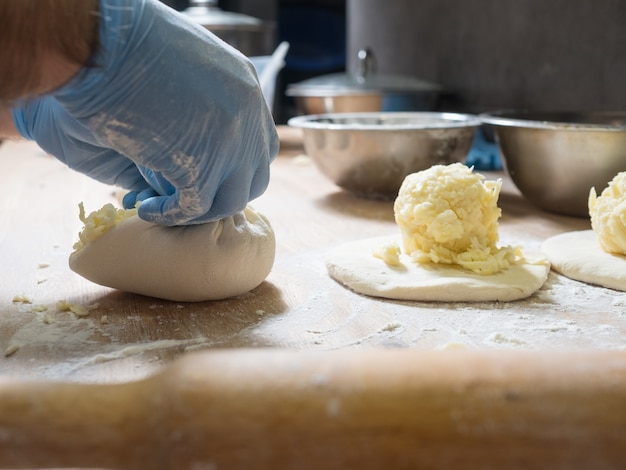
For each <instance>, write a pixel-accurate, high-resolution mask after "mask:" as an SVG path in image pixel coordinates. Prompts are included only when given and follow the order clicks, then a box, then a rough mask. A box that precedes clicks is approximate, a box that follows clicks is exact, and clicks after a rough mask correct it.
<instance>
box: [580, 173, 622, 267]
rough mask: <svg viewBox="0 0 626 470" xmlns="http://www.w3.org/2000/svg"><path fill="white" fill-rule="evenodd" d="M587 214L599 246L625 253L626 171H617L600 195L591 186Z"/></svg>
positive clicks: (608, 251) (610, 250) (608, 250)
mask: <svg viewBox="0 0 626 470" xmlns="http://www.w3.org/2000/svg"><path fill="white" fill-rule="evenodd" d="M589 215H590V216H591V227H592V228H593V231H594V232H595V233H596V236H597V239H598V243H599V244H600V247H601V248H602V249H603V250H604V251H606V252H607V253H613V254H619V255H626V172H622V173H618V174H617V175H616V176H615V177H614V178H613V180H612V181H611V182H610V183H609V185H608V186H607V187H606V188H605V189H604V191H602V194H601V195H600V196H596V190H595V188H591V191H590V193H589Z"/></svg>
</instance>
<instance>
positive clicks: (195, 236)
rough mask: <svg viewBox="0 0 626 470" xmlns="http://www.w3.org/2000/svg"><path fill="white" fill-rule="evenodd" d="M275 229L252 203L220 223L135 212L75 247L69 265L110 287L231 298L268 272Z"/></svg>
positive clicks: (184, 298)
mask: <svg viewBox="0 0 626 470" xmlns="http://www.w3.org/2000/svg"><path fill="white" fill-rule="evenodd" d="M275 246H276V242H275V238H274V232H273V230H272V228H271V225H270V223H269V221H268V220H267V219H266V218H265V217H264V216H263V215H261V214H259V213H258V212H255V211H254V210H252V209H251V208H246V209H245V211H244V212H242V213H239V214H236V215H234V216H232V217H228V218H225V219H222V220H219V221H216V222H211V223H207V224H201V225H188V226H180V227H165V226H161V225H154V224H151V223H149V222H145V221H144V220H142V219H140V218H139V217H137V216H132V217H130V218H128V219H125V220H122V221H121V222H120V223H118V224H117V225H115V226H114V227H112V228H111V229H109V230H108V231H107V232H106V233H104V234H103V235H102V236H100V237H99V238H97V239H96V240H94V241H92V242H90V243H88V244H87V245H86V246H84V247H83V248H81V249H79V250H77V251H74V252H73V253H72V254H71V255H70V258H69V265H70V268H71V269H72V270H73V271H75V272H76V273H78V274H80V275H81V276H83V277H84V278H86V279H89V280H90V281H92V282H95V283H96V284H100V285H103V286H107V287H112V288H115V289H119V290H123V291H126V292H133V293H136V294H142V295H147V296H150V297H156V298H161V299H167V300H173V301H179V302H198V301H205V300H218V299H224V298H227V297H233V296H236V295H239V294H243V293H245V292H248V291H249V290H251V289H253V288H255V287H256V286H258V285H259V284H260V283H261V282H263V280H264V279H265V278H266V277H267V275H268V274H269V272H270V271H271V269H272V265H273V264H274V255H275Z"/></svg>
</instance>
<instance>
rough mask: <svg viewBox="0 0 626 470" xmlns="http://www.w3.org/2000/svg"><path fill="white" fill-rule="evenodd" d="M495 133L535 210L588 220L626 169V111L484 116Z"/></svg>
mask: <svg viewBox="0 0 626 470" xmlns="http://www.w3.org/2000/svg"><path fill="white" fill-rule="evenodd" d="M480 117H481V119H482V121H483V122H484V123H485V124H486V125H488V126H490V127H491V128H492V129H493V130H494V131H495V136H496V139H497V141H498V144H499V146H500V150H501V152H502V156H503V160H504V162H503V163H504V166H505V168H506V170H507V171H508V173H509V175H510V176H511V179H512V180H513V182H514V183H515V185H516V186H517V188H518V189H519V190H520V191H521V193H522V194H523V195H524V196H525V197H526V198H527V199H528V200H529V201H530V202H532V203H533V204H535V205H536V206H538V207H540V208H542V209H544V210H547V211H550V212H555V213H559V214H565V215H571V216H576V217H588V216H589V210H588V207H587V200H588V197H589V190H590V189H591V188H592V187H595V188H596V191H597V192H598V194H599V193H600V192H601V191H602V190H603V189H604V188H605V187H606V186H607V184H608V182H609V181H610V180H611V179H613V177H614V176H615V175H616V174H617V173H619V172H620V171H625V170H626V112H585V113H581V112H526V111H514V112H511V111H498V112H491V113H486V114H482V115H481V116H480Z"/></svg>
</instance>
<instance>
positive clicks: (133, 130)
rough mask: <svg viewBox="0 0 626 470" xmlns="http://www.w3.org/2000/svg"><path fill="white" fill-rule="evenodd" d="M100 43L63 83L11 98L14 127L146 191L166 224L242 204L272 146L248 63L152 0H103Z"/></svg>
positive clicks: (261, 179) (258, 190)
mask: <svg viewBox="0 0 626 470" xmlns="http://www.w3.org/2000/svg"><path fill="white" fill-rule="evenodd" d="M100 10H101V11H100V12H99V13H100V18H101V19H100V31H99V37H100V45H99V47H98V49H97V50H96V53H95V55H94V56H93V58H92V60H91V65H89V66H85V67H83V68H82V69H81V70H80V71H79V73H78V74H77V75H76V76H75V77H73V78H72V79H71V80H70V81H69V82H68V83H67V84H65V85H64V86H63V87H61V88H60V89H58V90H56V91H54V92H52V93H51V94H50V95H47V96H45V97H42V98H38V99H33V100H28V101H23V102H22V103H21V104H20V105H19V106H17V107H16V108H14V109H13V118H14V121H15V124H16V126H17V128H18V130H19V131H20V133H21V134H22V135H24V136H25V137H27V138H31V139H34V140H36V141H37V142H38V143H39V145H40V146H41V147H42V148H43V149H44V150H46V151H48V152H49V153H51V154H52V155H54V156H56V157H57V158H59V159H60V160H62V161H64V162H65V163H66V164H68V166H70V167H72V168H74V169H76V170H78V171H80V172H83V173H85V174H87V175H89V176H91V177H93V178H95V179H97V180H99V181H103V182H106V183H111V184H118V185H120V186H122V187H124V188H127V189H129V190H131V193H129V195H128V196H127V198H126V199H125V201H124V203H125V205H127V206H130V205H134V203H135V202H136V199H137V198H139V199H144V198H146V199H145V200H144V201H143V202H142V204H141V206H140V208H139V216H140V217H141V218H143V219H144V220H147V221H151V222H155V223H159V224H163V225H182V224H196V223H204V222H209V221H212V220H217V219H220V218H223V217H226V216H229V215H232V214H234V213H237V212H240V211H241V210H243V208H244V207H245V206H246V205H247V203H248V202H249V201H250V200H252V199H254V198H256V197H258V196H259V195H261V194H262V193H263V192H264V191H265V189H266V187H267V184H268V181H269V164H270V162H271V160H272V159H273V158H274V157H275V155H276V154H277V152H278V137H277V134H276V129H275V126H274V122H273V119H272V116H271V112H270V111H269V109H268V108H267V105H266V104H265V102H264V99H263V95H262V92H261V89H260V87H259V85H258V82H257V79H256V74H255V72H254V68H253V67H252V65H251V64H250V63H249V61H248V60H247V59H246V58H245V57H243V56H242V55H241V54H239V53H238V52H236V51H235V50H234V49H232V48H230V47H229V46H227V45H225V44H224V43H222V42H221V41H220V40H219V39H217V38H216V37H215V36H213V35H212V34H210V33H208V32H207V31H206V30H205V29H204V28H202V27H200V26H197V25H195V24H192V23H190V22H189V21H188V20H186V19H185V18H184V17H183V16H182V15H180V14H178V13H176V12H174V11H173V10H171V9H169V8H167V7H166V6H164V5H163V4H161V3H160V2H158V1H157V0H101V1H100Z"/></svg>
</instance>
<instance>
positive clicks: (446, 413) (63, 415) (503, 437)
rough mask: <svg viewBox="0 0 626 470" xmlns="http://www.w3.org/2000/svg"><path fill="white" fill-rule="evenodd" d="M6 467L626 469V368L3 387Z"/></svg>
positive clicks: (244, 366)
mask: <svg viewBox="0 0 626 470" xmlns="http://www.w3.org/2000/svg"><path fill="white" fill-rule="evenodd" d="M0 428H1V429H2V430H3V433H2V436H1V438H0V467H3V466H12V467H14V468H31V467H38V466H51V465H56V466H59V467H80V466H85V467H98V468H100V467H106V468H123V469H134V470H144V469H145V470H157V469H178V470H183V469H189V470H194V469H209V468H211V469H213V468H228V469H248V468H255V469H257V468H258V469H292V468H298V469H319V468H324V469H344V468H359V469H380V468H437V469H439V468H441V469H450V468H468V469H474V468H507V469H508V468H533V469H543V468H546V469H555V468H568V469H578V468H580V469H587V468H620V466H621V465H622V463H623V459H624V457H626V433H625V432H624V429H625V428H626V354H625V353H624V352H622V353H617V352H593V353H585V354H583V353H580V352H578V353H568V354H564V353H555V354H549V355H545V354H541V353H537V352H534V353H530V352H504V353H502V354H497V355H495V354H493V353H489V352H485V351H472V352H460V351H430V352H420V351H416V350H410V351H390V350H386V351H385V350H378V351H376V350H369V351H355V350H342V351H334V352H313V351H299V352H294V351H287V350H278V349H273V350H269V349H257V350H245V349H242V350H238V351H222V352H219V351H215V352H211V353H206V352H204V353H197V354H193V355H188V356H187V357H185V358H183V359H182V360H181V361H178V362H175V363H174V364H173V365H170V366H169V367H167V368H165V369H164V370H162V371H161V372H160V373H159V374H157V375H155V376H153V377H151V378H148V379H144V380H142V381H139V382H131V383H126V384H117V385H87V384H54V383H50V382H46V383H33V384H30V385H29V384H26V383H23V382H22V383H11V382H10V381H0Z"/></svg>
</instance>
